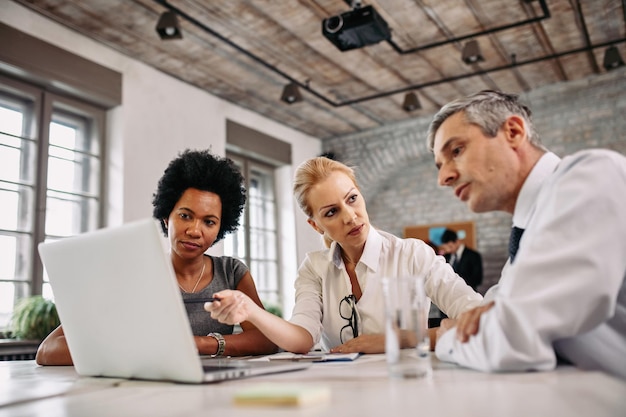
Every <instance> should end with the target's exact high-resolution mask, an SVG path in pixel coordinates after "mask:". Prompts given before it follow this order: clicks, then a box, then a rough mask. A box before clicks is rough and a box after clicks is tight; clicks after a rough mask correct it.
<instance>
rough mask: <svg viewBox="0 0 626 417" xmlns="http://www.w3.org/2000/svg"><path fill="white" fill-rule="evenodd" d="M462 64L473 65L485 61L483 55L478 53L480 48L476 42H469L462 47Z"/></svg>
mask: <svg viewBox="0 0 626 417" xmlns="http://www.w3.org/2000/svg"><path fill="white" fill-rule="evenodd" d="M461 56H462V58H463V62H465V63H466V64H467V65H470V64H475V63H477V62H482V61H484V60H485V58H483V55H482V54H481V53H480V46H479V45H478V41H469V42H467V43H466V44H465V46H464V47H463V53H462V55H461Z"/></svg>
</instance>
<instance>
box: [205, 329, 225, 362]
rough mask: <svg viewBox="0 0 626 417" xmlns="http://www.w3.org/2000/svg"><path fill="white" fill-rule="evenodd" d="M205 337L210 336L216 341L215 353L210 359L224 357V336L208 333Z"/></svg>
mask: <svg viewBox="0 0 626 417" xmlns="http://www.w3.org/2000/svg"><path fill="white" fill-rule="evenodd" d="M207 336H211V337H212V338H214V339H215V340H217V352H216V353H215V354H214V355H211V357H212V358H216V357H218V356H222V355H224V351H225V350H226V340H224V336H222V335H221V334H220V333H217V332H215V333H209V334H208V335H207Z"/></svg>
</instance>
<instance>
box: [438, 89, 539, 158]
mask: <svg viewBox="0 0 626 417" xmlns="http://www.w3.org/2000/svg"><path fill="white" fill-rule="evenodd" d="M461 111H462V112H464V113H465V119H466V120H467V122H468V123H470V124H473V125H476V126H478V127H479V128H480V130H482V132H483V134H484V135H485V136H487V137H490V138H493V137H495V136H496V135H497V134H498V131H499V130H500V128H501V127H502V125H503V124H504V122H505V121H506V119H507V118H509V117H510V116H513V115H517V116H520V117H521V118H522V119H523V120H524V124H525V126H526V131H527V133H528V141H529V142H530V143H531V144H532V145H534V146H535V147H537V148H539V149H544V150H545V148H544V147H543V145H542V144H541V142H540V140H539V135H538V134H537V132H536V131H535V127H534V126H533V123H532V120H531V114H532V112H531V111H530V109H529V108H528V107H526V106H525V105H523V104H522V103H520V102H519V100H518V96H517V95H516V94H508V93H502V92H500V91H493V90H483V91H480V92H478V93H475V94H472V95H470V96H467V97H465V98H461V99H458V100H454V101H452V102H450V103H448V104H446V105H445V106H443V107H442V108H441V110H439V112H438V113H437V114H436V115H435V117H434V118H433V121H432V122H431V123H430V126H429V128H428V138H427V145H428V149H430V150H431V152H432V150H433V147H434V144H435V134H436V133H437V130H439V128H440V127H441V125H442V124H443V122H445V121H446V119H448V118H449V117H450V116H453V115H455V114H456V113H458V112H461Z"/></svg>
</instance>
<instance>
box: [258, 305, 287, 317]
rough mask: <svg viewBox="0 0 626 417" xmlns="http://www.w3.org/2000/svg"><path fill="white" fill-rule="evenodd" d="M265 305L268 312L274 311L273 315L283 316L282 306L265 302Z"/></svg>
mask: <svg viewBox="0 0 626 417" xmlns="http://www.w3.org/2000/svg"><path fill="white" fill-rule="evenodd" d="M263 306H264V307H265V309H266V310H267V311H268V312H270V313H272V314H273V315H275V316H278V317H282V316H283V310H282V309H281V308H280V306H279V305H277V304H273V303H263Z"/></svg>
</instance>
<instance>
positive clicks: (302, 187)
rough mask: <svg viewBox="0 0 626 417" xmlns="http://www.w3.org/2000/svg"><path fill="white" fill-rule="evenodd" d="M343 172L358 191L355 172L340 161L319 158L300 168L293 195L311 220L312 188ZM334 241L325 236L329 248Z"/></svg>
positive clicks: (308, 161) (304, 163)
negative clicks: (336, 173) (335, 173)
mask: <svg viewBox="0 0 626 417" xmlns="http://www.w3.org/2000/svg"><path fill="white" fill-rule="evenodd" d="M337 171H338V172H342V173H344V174H345V175H347V176H348V178H350V179H351V180H352V182H353V183H354V185H355V186H356V188H357V189H359V185H358V184H357V181H356V175H355V174H354V170H353V169H352V168H351V167H349V166H347V165H345V164H343V163H341V162H338V161H335V160H333V159H330V158H327V157H325V156H318V157H315V158H311V159H308V160H306V161H304V162H303V163H301V164H300V166H298V168H297V169H296V174H295V176H294V180H293V194H294V197H295V198H296V201H297V202H298V206H300V209H301V210H302V211H303V212H304V214H306V215H307V216H308V217H309V218H312V217H313V209H312V208H311V203H310V201H309V193H310V192H311V188H313V186H315V185H316V184H318V183H319V182H321V181H323V180H325V179H326V178H328V177H329V176H330V175H331V174H332V173H333V172H337ZM331 242H332V240H331V239H330V238H329V237H328V236H326V234H324V243H325V244H326V246H327V247H329V246H330V243H331Z"/></svg>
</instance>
